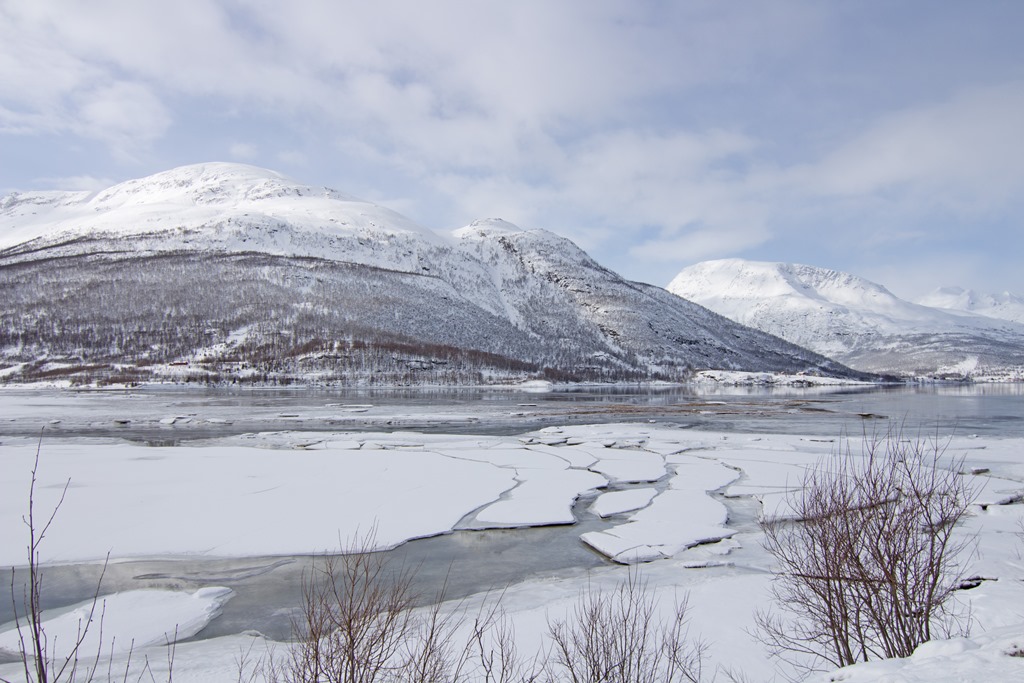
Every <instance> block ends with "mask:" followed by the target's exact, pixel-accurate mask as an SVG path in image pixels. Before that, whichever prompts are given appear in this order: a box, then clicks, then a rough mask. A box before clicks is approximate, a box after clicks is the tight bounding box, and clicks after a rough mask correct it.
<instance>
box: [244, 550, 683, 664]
mask: <svg viewBox="0 0 1024 683" xmlns="http://www.w3.org/2000/svg"><path fill="white" fill-rule="evenodd" d="M371 539H372V537H371ZM354 545H355V548H354V549H353V548H349V549H347V552H346V553H345V554H342V555H340V556H325V557H324V558H322V560H321V561H320V563H319V565H318V566H317V567H316V568H315V570H314V571H313V573H312V574H311V575H310V576H308V577H307V578H306V579H305V580H304V582H303V605H302V610H301V614H300V617H299V618H298V619H297V621H296V623H295V632H296V634H297V641H296V642H295V643H294V644H293V645H292V647H291V649H290V651H289V653H288V655H287V656H286V657H285V658H283V659H282V658H275V657H273V656H272V657H270V658H269V660H268V661H267V662H265V663H264V665H263V666H262V669H261V670H262V673H263V677H264V678H265V679H266V680H267V681H270V683H326V682H331V683H375V682H381V683H395V682H398V681H402V682H403V683H406V682H407V683H463V682H468V681H479V682H482V683H536V682H540V681H543V682H544V683H554V682H555V681H567V680H568V681H573V682H574V683H599V682H600V683H654V682H656V681H657V682H658V683H673V682H675V681H691V682H696V681H698V680H699V678H700V664H701V656H702V654H703V646H702V645H701V644H699V643H698V644H693V643H692V642H691V641H690V640H689V639H688V638H687V628H686V618H685V615H686V605H685V602H684V603H682V604H677V605H676V606H675V610H674V612H673V613H672V615H671V619H670V623H669V624H668V625H664V626H663V625H662V624H661V622H660V620H659V615H658V613H657V609H656V607H657V606H656V603H655V600H654V597H653V596H652V595H651V594H650V593H649V592H647V586H646V583H645V582H644V581H643V580H642V579H641V578H640V576H639V574H637V573H635V572H634V573H631V574H630V575H629V576H628V578H627V579H626V580H625V581H624V582H623V583H622V584H621V585H620V586H619V587H618V588H617V589H616V590H614V591H612V592H602V591H598V590H587V591H586V592H585V593H584V594H583V595H582V596H581V598H580V601H579V603H578V604H577V605H576V607H575V608H574V609H573V611H572V612H571V613H570V614H569V615H568V616H567V617H566V618H565V619H562V620H555V621H551V622H550V623H549V629H548V632H547V634H546V635H547V638H548V641H549V644H548V645H547V646H546V647H544V648H542V649H541V650H540V651H538V652H537V653H536V654H534V655H533V656H532V657H528V656H523V655H522V654H521V653H520V652H519V650H518V647H517V644H516V635H515V631H514V628H513V626H512V623H511V621H510V620H509V619H508V618H507V617H506V616H505V615H504V613H503V612H502V611H501V606H500V602H501V599H500V597H498V598H497V599H494V600H485V605H487V604H489V605H490V607H486V606H485V607H483V608H481V610H480V612H479V613H478V614H477V615H476V616H475V618H471V617H470V616H469V615H467V614H466V608H465V606H464V605H463V604H458V603H456V604H455V605H451V604H448V605H446V604H445V603H444V589H442V590H441V592H440V594H438V595H436V596H433V600H432V601H430V605H429V606H420V607H417V603H418V602H419V600H418V598H417V596H416V595H415V593H414V591H413V588H412V585H413V580H414V578H415V572H414V571H412V570H410V569H408V568H406V567H393V566H391V564H390V563H389V561H388V560H387V557H386V555H384V554H382V553H374V552H370V548H371V547H372V545H373V544H372V542H371V540H366V539H364V540H363V541H360V542H357V543H356V544H354Z"/></svg>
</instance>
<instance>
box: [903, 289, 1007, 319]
mask: <svg viewBox="0 0 1024 683" xmlns="http://www.w3.org/2000/svg"><path fill="white" fill-rule="evenodd" d="M917 303H919V304H921V305H922V306H931V307H933V308H946V309H949V310H951V311H967V312H970V313H977V314H979V315H984V316H988V317H989V318H1001V319H1002V320H1010V321H1012V322H1015V323H1021V324H1024V297H1021V296H1017V295H1016V294H1010V293H1009V292H1002V293H1001V294H986V293H984V292H975V291H974V290H973V289H964V288H963V287H941V288H939V289H937V290H935V291H934V292H932V293H931V294H929V295H928V296H926V297H923V298H921V299H918V301H917Z"/></svg>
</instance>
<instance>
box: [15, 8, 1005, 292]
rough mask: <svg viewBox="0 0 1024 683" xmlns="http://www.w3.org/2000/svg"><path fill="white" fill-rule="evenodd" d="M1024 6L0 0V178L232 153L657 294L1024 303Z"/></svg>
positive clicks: (99, 182)
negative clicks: (692, 276)
mask: <svg viewBox="0 0 1024 683" xmlns="http://www.w3.org/2000/svg"><path fill="white" fill-rule="evenodd" d="M1022 27H1024V2H1020V1H1019V0H1005V1H999V0H972V1H970V2H968V1H963V2H959V1H955V0H861V1H851V2H820V1H818V0H807V1H803V0H772V1H770V2H768V1H762V0H749V1H747V0H736V1H730V2H723V1H721V0H708V1H703V0H677V1H674V2H673V1H664V2H656V1H651V2H647V1H643V0H630V1H627V0H621V1H618V2H606V1H604V0H516V1H515V2H513V1H512V0H505V1H502V2H498V1H488V0H464V1H449V0H419V1H407V2H397V1H396V2H389V1H386V0H382V1H380V2H373V3H369V2H343V1H339V0H334V1H331V0H303V2H298V3H284V2H271V1H270V0H179V1H177V2H174V3H156V2H138V1H137V0H123V1H115V0H91V1H90V2H80V1H77V0H76V1H68V2H61V1H59V0H0V193H4V194H6V193H7V192H8V191H14V190H26V189H51V188H60V189H89V188H98V187H103V186H106V185H109V184H111V183H113V182H116V181H120V180H125V179H129V178H134V177H139V176H143V175H148V174H150V173H154V172H157V171H161V170H165V169H168V168H171V167H174V166H179V165H182V164H188V163H195V162H200V161H211V160H235V161H240V162H245V163H251V164H255V165H258V166H264V167H267V168H272V169H274V170H277V171H280V172H283V173H285V174H287V175H289V176H291V177H293V178H295V179H296V180H300V181H302V182H306V183H310V184H317V185H327V186H330V187H333V188H335V189H338V190H341V191H343V192H347V193H349V194H354V195H357V196H360V197H363V198H365V199H369V200H372V201H376V202H378V203H382V204H384V205H386V206H389V207H391V208H393V209H396V210H398V211H400V212H402V213H404V214H406V215H407V216H409V217H410V218H412V219H414V220H415V221H417V222H418V223H420V224H422V225H425V226H427V227H430V228H433V229H436V230H449V229H453V228H457V227H460V226H462V225H465V224H467V223H469V222H470V221H472V220H473V219H476V218H482V217H501V218H504V219H506V220H509V221H511V222H514V223H516V224H518V225H520V226H521V227H524V228H546V229H549V230H552V231H554V232H557V233H559V234H561V235H564V236H566V237H569V238H571V239H573V240H574V241H576V242H577V243H578V244H579V245H580V246H582V247H583V248H585V249H586V250H587V251H588V252H589V253H590V254H591V255H592V256H594V257H595V258H596V259H597V260H598V261H600V262H601V263H603V264H605V265H607V266H609V267H611V268H613V269H614V270H617V271H619V272H620V273H622V274H623V275H625V276H627V277H630V278H632V279H637V280H643V281H647V282H651V283H654V284H659V285H664V284H666V283H667V282H668V281H669V280H670V279H671V278H672V276H673V275H674V274H675V273H676V272H677V271H678V270H679V269H680V268H682V267H683V266H686V265H689V264H692V263H696V262H698V261H702V260H705V259H711V258H722V257H730V256H739V257H743V258H752V259H761V260H773V261H795V262H801V263H810V264H813V265H821V266H827V267H830V268H837V269H841V270H848V271H851V272H854V273H856V274H859V275H862V276H865V277H868V278H871V279H874V280H876V281H879V282H882V283H883V284H886V285H887V286H889V288H890V289H892V290H893V291H894V292H896V293H897V294H900V295H903V296H907V297H914V296H917V295H921V294H924V293H926V292H928V291H929V290H931V289H934V288H935V287H938V286H940V285H953V284H958V285H964V286H971V287H976V288H980V289H982V290H990V291H1001V290H1007V289H1008V290H1010V291H1015V292H1019V293H1024V40H1022V39H1021V30H1022Z"/></svg>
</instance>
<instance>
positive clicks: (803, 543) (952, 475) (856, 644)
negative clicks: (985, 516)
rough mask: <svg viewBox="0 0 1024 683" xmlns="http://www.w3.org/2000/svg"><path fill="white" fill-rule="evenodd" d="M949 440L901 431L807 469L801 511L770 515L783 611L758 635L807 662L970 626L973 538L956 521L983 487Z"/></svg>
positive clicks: (849, 660)
mask: <svg viewBox="0 0 1024 683" xmlns="http://www.w3.org/2000/svg"><path fill="white" fill-rule="evenodd" d="M944 451H945V447H944V446H943V445H941V444H939V443H938V442H937V441H934V442H925V441H922V440H921V439H917V440H914V441H909V440H905V439H903V438H902V434H901V432H900V431H899V430H891V431H889V432H888V433H887V434H886V435H885V436H884V437H882V438H865V439H864V446H863V449H862V452H861V453H860V454H858V455H854V454H853V453H852V452H851V450H850V448H849V445H848V444H846V445H845V447H844V448H842V449H841V451H840V452H839V453H837V454H835V455H834V456H833V457H831V458H829V459H827V460H825V461H823V462H821V463H819V465H818V466H817V467H816V468H814V469H811V470H809V471H808V472H807V474H806V475H805V477H804V480H803V482H802V487H801V489H800V490H799V492H798V493H796V494H795V495H794V496H792V497H791V499H790V500H789V504H790V506H791V508H792V512H793V514H794V516H795V518H796V520H797V521H795V522H794V521H789V520H783V519H767V520H764V521H763V522H762V523H761V528H762V530H763V531H764V534H765V539H764V545H765V548H766V549H767V550H768V551H769V552H770V553H771V554H772V555H773V556H774V557H775V560H776V561H777V563H778V567H777V569H776V574H775V578H774V581H773V583H772V597H773V598H774V602H775V604H776V610H777V611H775V612H771V611H768V612H759V613H758V614H757V615H756V623H757V628H758V632H757V635H758V637H759V638H760V639H761V640H762V642H764V643H765V644H766V645H767V647H768V648H769V650H770V651H771V652H772V653H773V654H775V655H778V656H781V657H782V658H784V659H786V660H788V661H789V662H790V663H791V664H793V665H794V666H795V667H796V668H797V670H798V671H804V672H808V671H810V670H814V669H817V668H822V667H824V666H826V665H828V666H832V667H842V666H847V665H849V664H853V663H855V662H859V661H867V660H869V659H882V658H889V657H907V656H909V655H910V654H912V653H913V651H914V649H915V648H916V647H917V646H918V645H919V644H921V643H923V642H925V641H927V640H930V639H931V638H932V637H934V636H942V637H948V636H950V635H952V634H962V633H966V630H967V627H968V625H969V619H968V618H967V615H965V614H963V613H962V611H960V610H958V609H957V607H956V604H955V601H954V600H952V598H953V592H954V590H956V587H957V586H958V585H959V583H960V581H961V579H962V578H963V567H962V564H961V561H962V560H963V558H964V551H966V550H967V549H968V547H969V546H970V545H971V544H972V543H973V539H971V538H970V537H968V536H965V535H961V534H959V533H958V532H957V531H956V527H957V525H958V523H959V522H960V521H961V519H962V518H963V516H964V515H965V514H966V512H967V507H968V505H969V504H970V503H971V501H972V500H973V498H974V494H975V491H974V489H973V488H972V486H971V484H970V483H969V482H968V481H967V480H965V479H964V478H963V477H962V476H960V475H959V474H957V472H959V471H960V464H961V463H960V462H954V463H952V465H951V466H950V467H943V466H942V462H941V461H942V459H943V457H944Z"/></svg>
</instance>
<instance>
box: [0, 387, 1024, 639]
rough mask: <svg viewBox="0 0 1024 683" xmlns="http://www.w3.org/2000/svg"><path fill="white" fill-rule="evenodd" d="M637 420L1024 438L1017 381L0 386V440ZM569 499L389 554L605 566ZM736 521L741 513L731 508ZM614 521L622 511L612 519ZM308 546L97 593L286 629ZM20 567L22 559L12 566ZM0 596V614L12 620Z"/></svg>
mask: <svg viewBox="0 0 1024 683" xmlns="http://www.w3.org/2000/svg"><path fill="white" fill-rule="evenodd" d="M637 421H640V422H647V423H651V422H653V423H657V424H659V425H662V426H670V425H671V426H673V427H675V428H679V429H700V430H711V431H722V432H743V433H789V434H808V435H820V436H830V437H836V436H840V435H842V434H853V435H859V434H860V433H861V432H862V431H867V432H869V433H870V432H876V433H877V432H883V433H884V432H885V431H886V430H887V429H888V428H890V427H900V426H901V425H902V428H903V430H904V432H906V433H910V434H912V435H916V434H922V435H924V436H929V435H935V434H940V435H943V434H949V433H952V432H955V433H957V434H961V435H971V434H977V435H983V436H989V437H1024V385H1020V384H1016V385H999V384H985V385H959V384H956V385H949V384H944V385H934V384H931V385H919V386H898V387H847V388H829V389H821V388H815V389H795V388H778V389H769V388H744V387H740V388H694V387H679V386H672V387H633V388H629V387H614V388H579V389H572V390H557V391H548V392H525V391H519V390H492V389H479V390H475V389H474V390H469V389H410V390H395V389H361V390H344V391H342V390H326V389H293V390H263V389H261V390H230V389H212V390H206V389H204V390H182V389H177V388H176V389H169V388H163V387H153V388H146V389H140V390H131V391H109V392H106V391H102V392H101V391H83V392H72V391H55V390H53V391H48V390H35V389H31V390H30V389H10V390H3V391H0V450H2V446H3V441H4V439H5V438H7V439H10V438H14V437H26V436H38V435H39V434H40V432H41V431H42V433H43V434H44V438H45V439H47V440H51V439H56V440H65V439H66V440H94V439H100V440H106V439H126V440H130V441H133V442H136V443H145V444H148V445H151V446H153V447H161V446H169V445H189V444H195V445H199V444H200V442H201V441H202V440H206V439H211V438H218V437H224V436H231V435H236V434H247V433H253V432H272V431H300V432H301V431H308V432H323V431H387V432H391V431H400V430H409V431H422V432H435V433H437V432H440V433H457V434H506V435H513V434H521V433H525V432H528V431H532V430H536V429H539V428H542V427H545V426H551V425H568V424H595V423H619V422H637ZM588 504H589V500H588V499H583V500H581V501H580V502H579V503H578V504H577V506H576V517H577V523H576V524H575V525H571V526H570V525H563V526H549V527H539V528H529V529H505V530H490V531H457V532H454V533H451V534H447V535H444V536H438V537H434V538H427V539H421V540H415V541H411V542H408V543H406V544H404V545H403V546H401V547H399V548H397V549H395V550H393V551H389V552H390V553H391V555H392V559H393V560H394V561H395V562H398V563H401V564H404V565H406V566H409V567H414V568H416V572H417V579H418V581H419V583H420V585H421V587H422V589H423V591H424V592H425V593H426V594H427V595H428V596H429V595H432V594H433V592H434V591H436V590H437V588H438V587H439V586H441V585H443V584H444V583H445V581H446V580H447V585H448V596H449V597H460V596H462V595H468V594H472V593H476V592H479V591H482V590H488V589H498V590H500V589H501V588H502V587H503V586H506V585H509V584H511V583H514V582H517V581H521V580H523V579H527V578H533V577H539V576H546V575H558V576H565V575H571V574H573V573H580V572H585V571H587V570H589V569H592V568H594V567H598V566H601V565H604V564H606V563H607V561H606V560H604V559H603V558H602V557H601V556H599V555H597V554H596V553H594V552H592V551H591V550H589V549H588V548H587V547H586V546H584V545H583V544H582V542H581V541H580V540H579V536H580V534H581V533H584V532H585V531H589V530H594V529H599V528H603V527H604V526H606V525H609V524H612V523H615V521H616V520H614V519H612V520H601V519H598V518H596V517H595V516H593V515H591V514H590V513H588V512H586V508H587V505H588ZM733 512H734V513H735V516H734V518H733V519H732V522H731V523H734V524H749V523H750V520H749V519H743V518H744V517H749V516H750V515H748V514H744V513H743V511H742V510H734V511H733ZM619 521H621V520H619ZM314 561H315V558H312V557H305V556H289V557H253V558H231V559H221V558H194V557H192V558H181V559H178V558H172V559H166V558H164V559H152V560H131V561H116V562H112V563H111V564H110V565H109V566H108V567H107V568H106V574H105V576H104V578H103V592H104V593H108V592H113V591H118V590H129V589H137V588H172V589H184V590H195V589H197V588H200V587H203V586H215V585H217V586H228V587H230V588H232V589H233V590H234V592H235V596H234V597H233V598H232V599H231V600H230V601H229V602H228V603H227V605H226V606H225V608H224V611H223V613H222V614H221V616H220V617H218V618H217V619H216V620H214V621H213V622H212V623H211V624H210V625H209V626H208V627H207V628H206V629H205V630H204V631H203V632H202V633H200V634H199V635H198V636H197V637H199V638H207V637H213V636H217V635H224V634H230V633H238V632H241V631H244V630H248V629H254V630H258V631H260V632H262V633H264V634H266V635H268V636H270V637H272V638H275V639H283V638H286V637H288V635H289V634H290V632H291V618H292V615H293V614H294V610H295V608H296V606H297V605H299V604H300V601H301V594H300V590H301V582H302V581H301V580H302V576H303V574H304V573H306V572H309V570H310V566H311V563H312V562H314ZM100 570H101V567H99V566H98V565H96V564H72V565H60V566H50V567H47V568H46V579H45V580H46V599H47V604H46V605H44V607H47V608H49V607H58V606H64V605H70V604H74V603H76V602H79V601H82V600H86V599H88V598H90V597H91V596H92V594H93V592H94V591H95V588H96V582H97V580H98V578H99V573H100ZM16 571H22V570H18V569H16ZM12 616H13V615H12V611H11V606H10V604H9V602H8V601H6V600H2V601H0V623H4V622H7V621H9V620H10V619H11V618H12Z"/></svg>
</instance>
